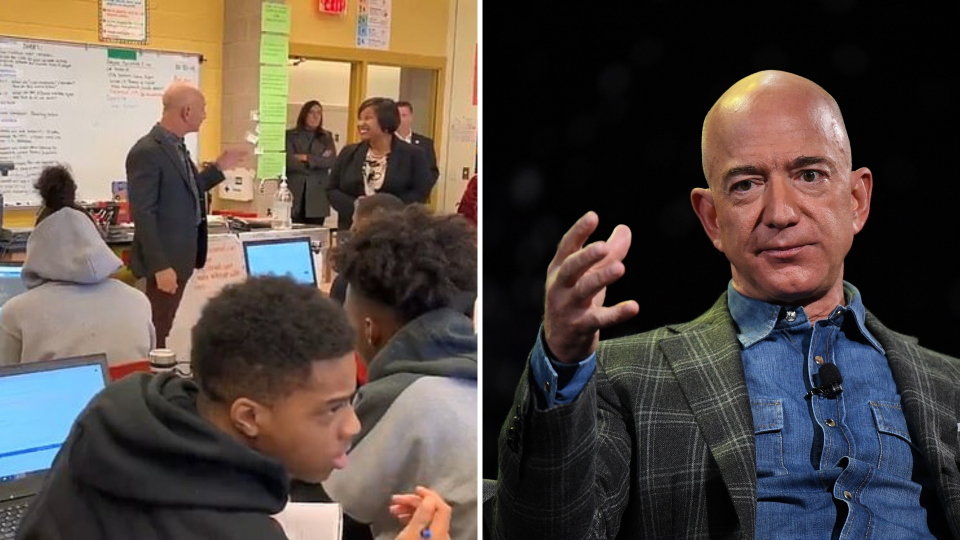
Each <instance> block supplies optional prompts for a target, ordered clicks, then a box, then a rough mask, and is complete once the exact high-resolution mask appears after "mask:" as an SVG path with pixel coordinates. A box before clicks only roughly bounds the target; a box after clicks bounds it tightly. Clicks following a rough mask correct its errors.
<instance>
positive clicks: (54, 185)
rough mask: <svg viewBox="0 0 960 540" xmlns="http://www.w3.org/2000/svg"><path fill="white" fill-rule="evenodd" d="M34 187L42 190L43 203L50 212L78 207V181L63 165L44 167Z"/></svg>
mask: <svg viewBox="0 0 960 540" xmlns="http://www.w3.org/2000/svg"><path fill="white" fill-rule="evenodd" d="M33 187H34V188H36V190H37V191H39V192H40V198H41V199H43V205H44V206H46V207H47V208H49V209H50V212H56V211H57V210H60V209H61V208H68V207H69V208H76V207H77V183H76V182H75V181H74V180H73V175H72V174H70V171H69V170H68V169H67V168H66V167H64V166H63V165H52V166H49V167H44V168H43V171H41V172H40V177H39V178H37V182H36V183H35V184H34V185H33Z"/></svg>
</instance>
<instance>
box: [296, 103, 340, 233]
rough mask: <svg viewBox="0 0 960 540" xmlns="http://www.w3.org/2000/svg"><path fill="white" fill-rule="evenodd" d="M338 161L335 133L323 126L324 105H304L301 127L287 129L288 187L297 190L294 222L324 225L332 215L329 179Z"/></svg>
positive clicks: (298, 122)
mask: <svg viewBox="0 0 960 540" xmlns="http://www.w3.org/2000/svg"><path fill="white" fill-rule="evenodd" d="M336 161H337V145H336V143H335V142H334V140H333V134H332V133H330V132H329V131H327V130H325V129H323V105H321V104H320V102H319V101H315V100H311V101H308V102H306V103H304V104H303V108H301V109H300V115H299V116H298V117H297V126H296V127H295V128H293V129H289V130H287V186H288V187H289V188H290V191H291V192H293V216H292V217H293V221H294V222H296V223H311V224H316V225H320V224H323V221H324V218H326V217H327V216H329V215H330V202H329V201H328V200H327V181H328V180H329V177H330V168H331V167H333V164H334V163H335V162H336Z"/></svg>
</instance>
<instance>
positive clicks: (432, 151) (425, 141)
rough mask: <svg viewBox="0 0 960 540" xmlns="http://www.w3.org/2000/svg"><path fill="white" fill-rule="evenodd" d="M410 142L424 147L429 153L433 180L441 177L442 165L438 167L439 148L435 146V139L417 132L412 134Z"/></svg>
mask: <svg viewBox="0 0 960 540" xmlns="http://www.w3.org/2000/svg"><path fill="white" fill-rule="evenodd" d="M410 144H412V145H414V146H416V147H417V148H421V149H423V151H424V152H426V153H427V162H428V163H429V164H430V173H431V174H433V181H434V182H436V181H437V178H440V167H437V149H436V148H434V147H433V139H431V138H430V137H427V136H426V135H421V134H419V133H417V132H413V133H411V134H410Z"/></svg>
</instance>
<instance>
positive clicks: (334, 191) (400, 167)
mask: <svg viewBox="0 0 960 540" xmlns="http://www.w3.org/2000/svg"><path fill="white" fill-rule="evenodd" d="M399 126H400V110H399V109H398V108H397V104H396V103H395V102H394V101H393V100H392V99H386V98H370V99H368V100H366V101H364V102H363V103H361V104H360V111H359V113H358V114H357V131H358V132H359V134H360V140H361V142H360V143H358V144H352V145H350V146H347V147H345V148H344V149H343V150H342V151H341V152H340V155H339V156H337V162H336V163H335V164H334V166H333V170H332V171H331V172H330V184H329V186H330V187H329V189H328V192H327V193H328V195H329V198H330V204H332V205H333V207H334V208H335V209H336V210H337V221H338V225H337V228H338V230H340V231H346V230H348V229H350V225H351V224H352V223H353V210H354V205H355V204H356V201H357V199H360V198H363V197H367V196H370V195H373V194H374V193H390V194H392V195H395V196H397V197H399V198H400V200H402V201H403V202H405V203H407V204H410V203H424V202H426V201H427V197H428V196H429V195H430V190H431V189H433V185H434V184H435V183H436V177H435V176H434V175H433V173H432V172H431V170H430V163H429V160H428V158H427V154H426V152H424V151H423V149H421V148H419V147H417V146H414V145H412V144H408V143H405V142H403V141H402V140H400V139H399V138H397V136H396V135H395V133H396V131H397V128H398V127H399Z"/></svg>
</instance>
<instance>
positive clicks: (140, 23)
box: [99, 0, 147, 44]
mask: <svg viewBox="0 0 960 540" xmlns="http://www.w3.org/2000/svg"><path fill="white" fill-rule="evenodd" d="M99 12H100V24H99V27H100V41H105V42H110V43H131V44H134V43H136V44H144V43H146V42H147V0H100V10H99Z"/></svg>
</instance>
